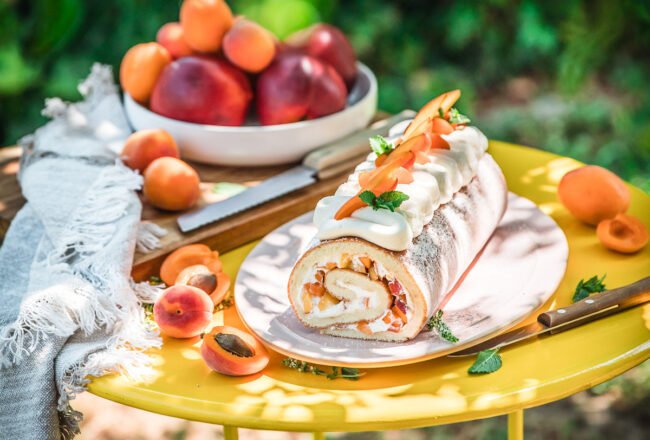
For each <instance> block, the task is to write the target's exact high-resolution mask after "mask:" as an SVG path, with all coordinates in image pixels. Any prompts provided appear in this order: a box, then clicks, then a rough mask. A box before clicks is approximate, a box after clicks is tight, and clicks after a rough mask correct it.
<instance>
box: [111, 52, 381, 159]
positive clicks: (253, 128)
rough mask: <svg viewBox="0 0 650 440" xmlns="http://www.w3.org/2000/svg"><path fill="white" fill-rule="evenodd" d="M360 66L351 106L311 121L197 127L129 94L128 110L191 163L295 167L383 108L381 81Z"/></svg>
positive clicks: (139, 127)
mask: <svg viewBox="0 0 650 440" xmlns="http://www.w3.org/2000/svg"><path fill="white" fill-rule="evenodd" d="M358 67H359V76H358V78H357V81H356V83H355V85H354V86H353V87H352V90H351V91H350V94H349V96H348V105H347V106H346V107H345V108H344V109H343V110H341V111H340V112H337V113H334V114H331V115H328V116H324V117H322V118H318V119H312V120H309V121H300V122H294V123H290V124H281V125H267V126H260V125H245V126H241V127H226V126H220V125H204V124H194V123H191V122H184V121H178V120H176V119H170V118H167V117H164V116H161V115H159V114H157V113H154V112H152V111H151V110H149V109H148V108H146V107H143V106H142V105H140V104H138V103H137V102H135V101H134V100H133V99H132V98H131V97H130V96H129V95H128V94H126V93H125V94H124V106H125V108H126V114H127V117H128V118H129V121H130V123H131V126H132V127H133V128H134V129H135V130H143V129H151V128H162V129H165V130H167V131H168V132H169V133H170V134H171V135H172V136H173V137H174V139H176V142H177V143H178V145H179V147H180V149H181V156H182V157H183V158H185V159H189V160H193V161H197V162H203V163H210V164H217V165H229V166H264V165H278V164H283V163H290V162H296V161H298V160H300V159H302V158H303V157H304V156H305V155H306V154H307V153H309V152H310V151H312V150H314V149H316V148H318V147H320V146H321V145H325V144H327V143H330V142H332V141H335V140H337V139H340V138H342V137H345V136H347V135H349V134H351V133H353V132H354V131H356V130H359V129H361V128H364V127H366V126H367V125H368V123H369V122H370V120H371V119H372V117H373V116H374V114H375V111H376V110H377V78H375V75H374V74H373V73H372V71H371V70H370V69H369V68H368V67H367V66H366V65H364V64H362V63H358Z"/></svg>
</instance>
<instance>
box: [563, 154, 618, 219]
mask: <svg viewBox="0 0 650 440" xmlns="http://www.w3.org/2000/svg"><path fill="white" fill-rule="evenodd" d="M557 193H558V196H559V198H560V201H561V202H562V204H563V205H564V206H565V207H566V209H568V210H569V212H570V213H571V214H573V216H574V217H576V218H577V219H578V220H580V221H583V222H585V223H587V224H590V225H597V224H598V223H600V222H601V221H602V220H605V219H608V218H613V217H615V216H616V214H620V213H623V212H625V211H627V208H628V207H629V206H630V191H629V190H628V189H627V186H625V183H624V182H623V180H621V178H620V177H618V176H617V175H616V174H614V173H612V172H611V171H609V170H606V169H605V168H602V167H599V166H596V165H587V166H584V167H582V168H578V169H576V170H573V171H569V172H568V173H566V174H565V175H564V177H562V180H561V181H560V184H559V186H558V188H557Z"/></svg>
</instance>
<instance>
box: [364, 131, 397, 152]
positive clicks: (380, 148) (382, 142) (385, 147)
mask: <svg viewBox="0 0 650 440" xmlns="http://www.w3.org/2000/svg"><path fill="white" fill-rule="evenodd" d="M369 140H370V148H371V149H372V151H374V152H375V154H376V155H377V157H379V156H381V155H382V154H388V153H390V152H391V151H393V149H394V148H395V147H393V144H391V143H390V142H388V141H387V140H386V138H385V137H383V136H379V135H377V136H373V137H371V138H370V139H369Z"/></svg>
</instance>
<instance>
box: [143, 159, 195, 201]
mask: <svg viewBox="0 0 650 440" xmlns="http://www.w3.org/2000/svg"><path fill="white" fill-rule="evenodd" d="M199 183H200V180H199V175H198V174H196V171H194V169H193V168H192V167H191V166H189V165H188V164H187V163H185V162H183V161H182V160H180V159H176V158H175V157H159V158H158V159H156V160H154V161H153V162H151V163H150V164H149V166H148V167H147V169H146V170H145V172H144V188H143V191H144V195H145V196H146V198H147V200H148V201H149V202H150V203H151V204H152V205H154V206H156V207H157V208H161V209H166V210H168V211H181V210H184V209H188V208H191V207H192V206H194V204H195V203H196V202H197V201H198V200H199V197H200V196H201V190H200V187H199Z"/></svg>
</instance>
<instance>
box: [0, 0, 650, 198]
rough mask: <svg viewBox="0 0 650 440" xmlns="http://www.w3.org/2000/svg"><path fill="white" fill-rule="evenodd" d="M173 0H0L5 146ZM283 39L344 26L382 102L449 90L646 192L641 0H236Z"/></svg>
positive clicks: (168, 13)
mask: <svg viewBox="0 0 650 440" xmlns="http://www.w3.org/2000/svg"><path fill="white" fill-rule="evenodd" d="M179 3H180V2H179V1H178V0H168V1H164V0H150V1H145V0H112V1H103V2H98V1H85V0H32V1H19V0H0V144H12V143H14V142H15V141H16V139H17V138H18V137H20V136H21V135H23V134H26V133H28V132H30V131H32V130H33V129H34V128H35V127H37V126H38V125H40V124H42V123H43V122H44V120H43V118H42V117H41V116H40V109H41V107H42V102H43V99H44V98H45V97H48V96H61V97H63V98H65V99H76V98H77V97H78V96H77V92H76V85H77V83H78V81H79V79H80V78H82V77H84V76H85V75H86V74H87V72H88V70H89V68H90V65H91V64H92V62H93V61H101V62H104V63H109V64H112V65H113V66H115V68H116V69H117V68H118V66H119V62H120V59H121V57H122V55H123V54H124V52H125V51H126V50H127V49H128V48H129V47H130V46H132V45H133V44H135V43H137V42H141V41H148V40H152V39H154V37H155V33H156V30H157V29H158V27H159V26H160V25H161V24H163V23H165V22H167V21H173V20H176V19H177V15H178V8H179ZM229 3H230V4H231V6H232V8H233V9H234V11H235V12H236V13H239V14H244V15H247V16H248V17H250V18H253V19H256V20H258V21H259V22H261V23H262V24H264V25H266V26H267V27H269V28H270V29H271V30H273V31H274V32H275V33H276V34H277V35H278V36H279V37H283V36H286V35H287V34H289V33H290V32H292V31H294V30H297V29H300V28H302V27H305V26H307V25H309V24H311V23H313V22H316V21H326V22H331V23H334V24H336V25H338V26H340V27H341V28H342V29H343V30H344V31H345V32H346V33H347V34H348V35H349V37H350V39H351V40H352V43H353V45H354V47H355V48H356V50H357V53H358V55H359V57H360V59H361V60H362V61H364V62H365V63H366V64H368V65H369V66H370V67H371V68H372V69H373V70H374V71H375V72H376V73H377V75H378V77H379V83H380V107H381V108H382V109H385V110H387V111H398V110H400V109H402V108H405V107H411V108H417V107H419V106H420V105H421V104H422V103H424V102H425V101H426V100H427V99H429V98H430V97H431V96H433V95H435V94H438V93H439V92H441V91H443V90H445V89H449V88H452V87H454V88H455V87H460V88H462V90H463V98H462V101H461V103H460V107H461V109H462V110H464V112H465V113H467V114H469V115H471V116H473V117H474V119H475V121H476V123H477V124H478V125H479V126H480V127H481V128H482V129H484V130H485V131H486V132H487V134H488V136H490V137H492V138H497V139H503V140H508V141H512V142H519V143H524V144H528V145H533V146H536V147H539V148H543V149H546V150H550V151H554V152H557V153H561V154H566V155H569V156H572V157H575V158H577V159H580V160H583V161H586V162H591V163H598V164H600V165H603V166H605V167H608V168H610V169H612V170H614V171H616V172H617V173H619V174H621V175H622V176H624V177H625V178H627V179H629V180H631V181H632V182H634V183H635V184H637V185H639V186H641V187H643V188H644V189H645V190H646V191H649V190H650V123H649V122H650V92H649V91H648V77H650V2H648V1H647V0H643V1H634V0H620V1H612V0H562V1H557V0H550V1H543V0H537V1H535V0H485V1H469V0H456V1H452V0H447V1H436V2H434V1H430V0H411V1H407V0H401V1H390V0H346V1H343V0H231V1H229Z"/></svg>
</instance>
